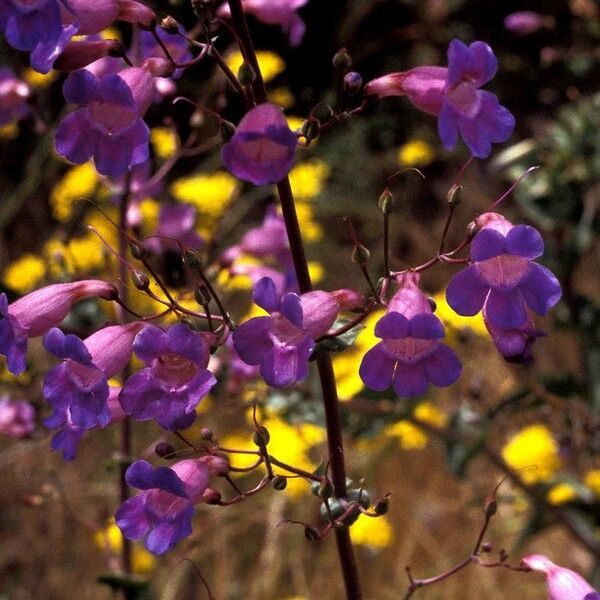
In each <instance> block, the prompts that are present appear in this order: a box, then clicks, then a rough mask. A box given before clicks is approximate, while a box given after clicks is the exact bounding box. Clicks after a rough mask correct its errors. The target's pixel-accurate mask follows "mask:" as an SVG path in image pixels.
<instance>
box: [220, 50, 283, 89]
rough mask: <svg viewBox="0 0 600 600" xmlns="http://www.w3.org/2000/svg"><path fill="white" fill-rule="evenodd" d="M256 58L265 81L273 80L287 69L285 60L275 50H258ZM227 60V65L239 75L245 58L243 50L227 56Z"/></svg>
mask: <svg viewBox="0 0 600 600" xmlns="http://www.w3.org/2000/svg"><path fill="white" fill-rule="evenodd" d="M256 58H257V60H258V66H259V67H260V72H261V73H262V76H263V80H264V81H265V83H268V82H269V81H271V79H274V78H275V77H277V75H279V74H280V73H282V72H283V71H284V69H285V62H283V58H281V56H279V55H278V54H275V52H271V51H270V50H257V51H256ZM225 61H226V62H227V66H228V67H229V68H230V69H231V70H232V71H233V72H234V74H235V75H237V72H238V71H239V70H240V67H241V66H242V63H243V62H244V59H243V57H242V54H241V52H239V51H237V52H233V53H232V54H230V55H229V56H227V57H226V59H225Z"/></svg>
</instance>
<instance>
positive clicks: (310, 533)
mask: <svg viewBox="0 0 600 600" xmlns="http://www.w3.org/2000/svg"><path fill="white" fill-rule="evenodd" d="M304 537H305V538H306V539H307V540H309V541H310V542H312V541H314V540H318V539H319V538H320V537H321V534H320V533H319V530H318V529H316V528H315V527H311V526H310V525H307V526H306V527H305V528H304Z"/></svg>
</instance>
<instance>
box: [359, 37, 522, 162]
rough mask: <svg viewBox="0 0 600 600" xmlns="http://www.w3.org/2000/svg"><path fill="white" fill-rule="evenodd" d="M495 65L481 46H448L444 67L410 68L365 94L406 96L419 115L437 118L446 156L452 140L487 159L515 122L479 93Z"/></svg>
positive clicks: (367, 88)
mask: <svg viewBox="0 0 600 600" xmlns="http://www.w3.org/2000/svg"><path fill="white" fill-rule="evenodd" d="M497 68H498V61H497V59H496V57H495V55H494V52H493V51H492V49H491V48H490V47H489V46H488V45H487V44H486V43H484V42H473V43H472V44H471V45H470V46H466V45H465V44H463V43H462V42H461V41H459V40H452V41H451V42H450V46H449V47H448V67H447V68H442V67H430V66H425V67H416V68H414V69H411V70H410V71H405V72H402V73H391V74H389V75H385V76H384V77H379V78H378V79H374V80H373V81H371V82H369V83H368V84H367V85H366V86H365V94H366V95H371V96H376V97H378V98H383V97H385V96H402V95H406V96H407V97H408V98H409V100H410V101H411V102H412V103H413V104H414V105H415V106H416V107H417V108H419V109H421V110H423V111H424V112H427V113H429V114H434V115H437V116H438V133H439V135H440V138H441V140H442V144H443V145H444V147H445V148H446V149H447V150H451V149H452V148H454V146H456V143H457V142H458V135H459V133H460V135H461V137H462V138H463V140H464V141H465V143H466V145H467V146H468V148H469V150H470V151H471V153H472V154H473V156H477V157H478V158H487V157H488V156H489V155H490V153H491V151H492V143H499V142H504V141H506V140H507V139H508V138H509V137H510V135H511V134H512V132H513V129H514V127H515V119H514V117H513V116H512V114H511V113H510V112H509V111H508V110H507V109H506V108H505V107H504V106H501V105H500V104H499V103H498V99H497V98H496V96H495V95H494V94H492V93H490V92H486V91H485V90H480V89H479V88H480V87H481V86H482V85H484V84H486V83H487V82H488V81H490V80H491V79H492V77H493V76H494V75H495V73H496V70H497Z"/></svg>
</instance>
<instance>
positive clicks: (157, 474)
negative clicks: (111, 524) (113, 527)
mask: <svg viewBox="0 0 600 600" xmlns="http://www.w3.org/2000/svg"><path fill="white" fill-rule="evenodd" d="M227 471H228V464H227V461H226V460H225V459H224V458H221V457H219V456H203V457H201V458H197V459H188V460H182V461H179V462H177V463H175V464H173V465H171V466H170V467H158V468H157V469H155V468H153V467H152V465H151V464H150V463H148V462H146V461H145V460H137V461H135V462H134V463H133V464H132V465H131V466H130V467H129V468H128V469H127V472H126V474H125V479H126V481H127V483H128V485H130V486H131V487H136V488H138V489H140V490H142V491H141V492H138V494H137V495H136V496H134V497H133V498H129V500H126V501H125V502H124V503H123V504H121V506H120V507H119V509H118V510H117V512H116V513H115V521H116V523H117V525H118V527H119V528H120V529H121V531H122V532H123V535H124V536H125V537H126V538H127V539H129V540H139V539H144V544H145V546H146V548H147V549H148V550H149V551H150V552H152V553H153V554H164V553H165V552H166V551H167V550H170V549H171V548H173V546H175V544H177V542H179V540H181V539H183V538H185V537H187V536H188V535H190V534H191V533H192V516H193V514H194V505H195V504H199V503H200V502H202V499H203V495H204V493H205V492H206V491H207V489H208V485H209V483H210V479H211V477H213V476H215V475H222V474H225V473H227Z"/></svg>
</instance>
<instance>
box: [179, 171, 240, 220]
mask: <svg viewBox="0 0 600 600" xmlns="http://www.w3.org/2000/svg"><path fill="white" fill-rule="evenodd" d="M236 187H237V183H236V180H235V179H234V178H233V177H232V176H231V175H229V173H226V172H225V171H217V172H215V173H211V174H210V175H208V174H206V173H199V174H197V175H191V176H189V177H182V178H181V179H178V180H177V181H175V182H173V184H172V185H171V188H170V192H171V194H172V195H173V196H174V197H175V198H177V200H181V201H182V202H189V203H190V204H192V205H193V206H195V208H196V210H197V211H198V214H199V216H200V218H201V219H202V218H204V221H206V219H207V218H209V219H212V220H215V219H218V218H219V217H220V216H221V215H222V214H223V213H224V212H225V210H226V209H227V207H228V206H229V204H230V203H231V201H232V199H233V193H234V191H235V189H236ZM203 224H204V223H203Z"/></svg>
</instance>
